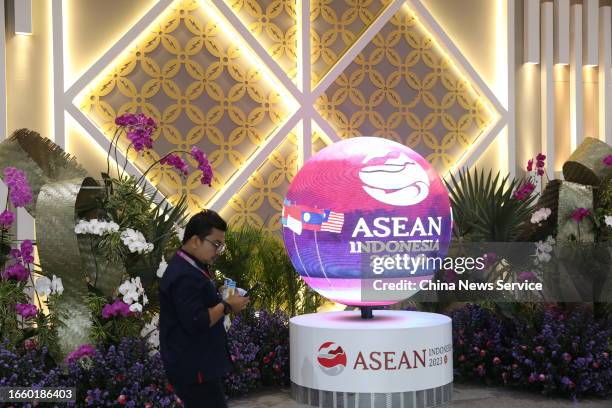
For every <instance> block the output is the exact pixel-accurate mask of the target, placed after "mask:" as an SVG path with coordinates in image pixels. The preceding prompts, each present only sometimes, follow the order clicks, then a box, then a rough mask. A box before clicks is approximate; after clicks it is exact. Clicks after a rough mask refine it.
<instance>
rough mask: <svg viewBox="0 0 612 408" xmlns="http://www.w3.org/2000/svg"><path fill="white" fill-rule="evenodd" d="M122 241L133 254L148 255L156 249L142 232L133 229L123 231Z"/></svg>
mask: <svg viewBox="0 0 612 408" xmlns="http://www.w3.org/2000/svg"><path fill="white" fill-rule="evenodd" d="M121 241H123V244H124V245H125V246H127V247H128V249H129V250H130V252H132V253H136V252H138V253H139V254H148V253H149V252H151V251H153V248H154V247H153V244H151V243H148V242H147V240H146V239H145V237H144V235H142V232H140V231H136V230H133V229H131V228H126V229H125V230H123V231H121Z"/></svg>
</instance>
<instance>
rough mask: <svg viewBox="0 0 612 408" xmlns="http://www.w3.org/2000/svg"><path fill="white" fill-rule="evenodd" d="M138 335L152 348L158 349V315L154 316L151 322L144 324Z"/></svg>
mask: <svg viewBox="0 0 612 408" xmlns="http://www.w3.org/2000/svg"><path fill="white" fill-rule="evenodd" d="M140 335H141V336H142V337H144V338H146V339H147V342H148V343H149V345H150V346H151V347H152V348H158V347H159V315H158V314H156V315H155V316H153V318H152V319H151V322H149V323H145V325H144V327H143V328H142V330H141V331H140Z"/></svg>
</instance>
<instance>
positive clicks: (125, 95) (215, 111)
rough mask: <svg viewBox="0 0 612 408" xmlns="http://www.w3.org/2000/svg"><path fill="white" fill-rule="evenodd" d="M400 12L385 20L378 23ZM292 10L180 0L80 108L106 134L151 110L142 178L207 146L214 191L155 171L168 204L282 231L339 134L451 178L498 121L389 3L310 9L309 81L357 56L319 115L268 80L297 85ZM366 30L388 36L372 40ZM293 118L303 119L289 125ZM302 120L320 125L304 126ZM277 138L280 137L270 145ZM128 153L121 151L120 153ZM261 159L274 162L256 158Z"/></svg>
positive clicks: (257, 0)
mask: <svg viewBox="0 0 612 408" xmlns="http://www.w3.org/2000/svg"><path fill="white" fill-rule="evenodd" d="M220 4H221V5H225V6H223V7H226V9H225V11H226V12H227V13H234V14H235V16H237V18H238V21H240V22H241V23H242V24H243V25H244V27H246V29H247V30H249V31H250V32H251V33H252V34H253V36H254V38H255V40H253V41H257V42H259V43H260V44H261V45H262V46H263V48H264V49H265V51H266V52H267V53H268V54H269V55H270V56H271V57H272V59H273V60H274V61H276V63H277V64H278V67H279V70H278V71H277V72H275V73H274V74H270V73H268V71H266V70H265V69H264V66H265V64H263V63H262V61H260V60H259V59H258V57H257V55H255V54H256V53H255V54H253V52H251V51H250V50H251V49H253V47H252V44H250V45H249V41H251V40H248V39H243V38H241V37H240V35H238V34H237V33H238V32H240V30H238V31H236V30H234V29H232V27H231V26H230V24H229V23H228V22H227V21H226V20H225V18H224V17H223V16H222V15H221V14H220V13H219V11H218V8H219V7H220ZM392 6H393V7H395V8H393V10H394V11H393V12H391V13H387V16H388V17H386V19H385V20H384V21H386V23H385V24H379V25H376V24H375V23H376V21H377V20H378V19H379V18H381V16H382V15H383V14H385V10H387V8H389V10H390V9H391V8H390V7H392ZM223 7H221V8H222V9H223ZM298 7H301V6H300V2H296V1H291V0H274V1H264V0H226V1H225V3H222V2H221V1H220V0H210V1H209V0H176V1H174V2H172V3H171V4H170V6H169V7H168V9H167V10H166V11H164V12H163V13H161V14H159V16H158V17H156V18H155V21H154V22H153V24H152V25H150V26H149V28H148V29H147V30H146V31H145V32H143V33H142V34H141V35H140V36H139V37H138V38H136V40H135V41H134V42H133V44H132V45H131V46H130V47H128V49H126V50H125V51H124V52H123V53H122V54H121V55H120V57H118V58H117V59H115V60H114V61H113V62H112V63H111V64H110V65H109V66H107V67H106V69H104V70H103V71H102V73H101V75H99V76H98V77H97V79H96V80H94V81H93V82H92V83H91V84H90V86H89V87H88V88H87V89H86V91H85V92H83V93H81V97H79V98H78V101H77V102H78V106H79V108H80V110H81V111H82V112H83V113H85V114H86V116H87V117H88V118H89V119H90V120H92V121H93V122H94V123H95V124H96V125H97V126H98V127H99V128H100V129H101V130H102V131H103V132H104V134H105V135H106V137H107V138H108V139H111V138H112V132H113V130H114V128H113V120H114V118H115V117H116V116H117V115H120V114H122V113H125V112H128V111H129V112H144V113H146V114H148V115H150V116H152V117H154V118H155V119H156V120H157V121H158V123H159V126H160V127H159V130H158V131H157V132H156V134H155V148H154V151H152V152H150V153H148V154H146V155H136V154H135V152H134V151H133V150H128V151H127V157H128V159H129V160H130V161H131V162H133V163H134V164H135V165H136V167H137V168H139V169H140V170H144V169H146V168H147V167H148V166H149V164H150V163H152V162H153V161H154V160H156V159H158V158H159V157H161V156H162V155H164V154H166V153H167V152H169V151H171V150H185V151H188V150H190V149H191V147H192V146H198V147H200V148H201V149H202V150H204V151H205V152H207V154H208V155H209V158H210V160H211V164H212V167H213V169H214V172H215V178H214V180H213V187H212V188H208V187H203V186H201V185H200V183H199V174H197V173H195V174H192V175H191V176H189V177H188V178H186V179H185V178H182V177H180V176H178V175H177V174H176V173H175V172H173V171H171V170H169V169H165V168H159V169H157V170H154V171H152V172H151V173H149V180H150V181H151V182H152V183H153V184H155V185H157V186H158V187H159V188H160V189H161V191H162V192H163V193H164V194H166V195H167V196H168V197H169V198H170V200H171V201H174V200H176V199H177V198H178V197H179V196H180V194H187V195H188V197H189V205H190V209H191V210H193V211H196V210H198V209H199V208H202V207H208V206H209V205H210V204H211V203H215V206H216V208H220V209H221V213H222V214H223V215H224V216H225V217H226V218H227V219H228V220H229V221H230V223H232V224H233V225H235V226H240V225H245V224H249V225H252V226H256V227H263V228H265V229H267V230H269V231H278V230H279V229H280V222H279V220H280V212H281V209H282V198H283V196H284V194H285V192H286V191H287V187H288V185H289V183H290V181H291V179H292V177H293V176H294V175H295V173H296V171H297V170H298V168H299V165H300V160H301V157H308V156H309V155H310V154H315V153H316V152H317V151H319V150H321V149H322V148H324V147H325V146H326V145H328V144H329V143H331V141H332V140H334V138H336V140H337V137H340V138H346V137H354V136H359V135H375V136H381V137H385V138H390V139H393V140H396V141H399V142H401V143H404V144H406V145H408V146H410V147H412V148H413V149H415V150H416V151H418V152H419V153H421V154H422V155H424V156H425V157H427V159H428V160H429V161H430V162H431V163H432V164H433V165H434V166H435V167H436V168H437V169H438V170H439V171H440V172H444V171H446V170H447V169H448V168H449V167H450V166H453V165H455V164H456V163H457V161H458V159H459V158H460V157H461V156H462V155H463V154H464V153H465V152H466V149H467V148H468V147H469V146H470V145H472V144H474V143H476V142H477V141H478V139H479V137H481V135H482V133H483V132H485V130H486V129H488V128H490V127H491V124H492V123H493V122H494V121H495V120H496V117H495V112H494V110H493V109H492V108H491V106H490V103H489V102H488V100H487V99H486V98H484V97H483V96H482V95H481V94H479V92H478V90H477V89H476V88H475V87H474V86H473V85H472V82H471V81H469V80H467V79H466V78H465V77H464V76H462V75H461V74H460V73H459V70H458V69H457V67H456V66H455V64H454V62H453V60H452V59H451V58H450V57H449V56H448V55H447V54H446V53H445V52H444V51H442V48H440V47H439V46H438V45H437V44H436V41H435V40H434V39H433V37H432V36H431V35H430V34H429V33H428V31H427V30H426V29H425V25H424V24H421V22H420V21H419V19H418V18H417V16H416V15H415V14H414V13H413V11H412V10H411V9H410V8H409V7H408V6H407V5H406V4H403V5H400V2H398V1H395V0H315V1H312V2H311V4H310V24H311V38H310V40H311V41H310V46H311V49H310V55H311V60H312V61H311V65H310V66H309V67H304V68H308V69H310V72H311V74H312V78H311V79H312V84H313V85H316V84H318V83H320V82H319V81H320V79H321V78H323V77H324V76H325V75H327V74H329V72H331V71H330V70H333V69H334V67H336V66H337V65H336V64H338V63H339V61H341V60H343V58H344V59H346V58H347V55H349V56H351V57H350V58H353V57H352V55H355V57H354V58H353V60H352V61H351V62H350V63H349V64H348V67H347V68H346V69H344V71H343V72H342V73H341V74H340V75H339V76H338V77H337V79H336V80H335V81H334V82H333V83H332V85H331V86H329V87H328V88H327V89H325V90H324V92H323V94H320V93H319V94H318V95H321V96H320V97H319V98H318V99H317V101H316V104H315V106H314V107H313V106H310V107H308V106H305V104H306V105H308V104H311V102H308V101H311V100H312V99H309V98H308V95H307V92H306V93H303V94H302V93H301V92H302V91H299V90H297V87H299V86H300V85H301V86H302V89H303V88H304V87H305V84H297V85H296V86H297V87H296V89H294V90H291V89H288V88H284V87H283V85H282V83H283V81H280V82H279V81H278V80H276V79H275V78H274V75H276V76H277V77H278V72H281V73H282V74H283V75H287V76H288V77H289V78H291V81H293V83H296V82H297V81H298V78H297V72H298V71H299V69H298V68H299V67H298V66H297V65H298V63H299V58H298V57H297V56H298V55H300V51H299V49H300V44H299V43H298V42H299V36H298V33H299V32H300V31H299V30H300V27H301V25H300V21H298V20H297V18H296V16H298V15H300V13H298V12H297V11H296V10H298ZM395 10H397V12H395ZM393 13H394V14H393ZM391 16H393V17H391ZM389 17H391V18H390V20H387V19H388V18H389ZM373 24H374V25H373ZM372 27H376V29H378V28H379V27H382V29H380V31H379V32H378V33H377V35H375V36H374V37H373V39H372V40H368V41H364V39H363V37H364V33H365V32H366V31H368V28H370V30H369V31H370V32H372ZM243 32H244V31H243ZM356 44H358V45H359V46H360V47H361V46H363V47H361V48H359V49H362V51H361V52H351V50H352V49H353V48H352V47H355V45H356ZM340 66H344V65H340ZM304 68H302V69H304ZM291 81H290V82H291ZM285 85H287V84H286V83H285ZM313 89H314V88H313ZM289 95H292V96H289ZM301 95H304V98H303V100H301V99H300V98H301ZM296 102H297V104H296ZM300 107H301V109H299V108H300ZM298 109H299V110H298ZM296 112H297V115H302V114H303V115H304V116H300V117H299V120H298V121H294V122H291V118H292V117H293V118H295V116H294V115H296ZM313 112H315V113H316V114H317V115H319V114H320V115H321V117H320V118H319V119H318V120H319V122H318V123H319V124H320V123H321V121H324V122H325V121H326V123H327V124H329V126H327V125H326V126H327V127H325V126H321V128H325V129H324V130H321V128H319V126H318V125H317V124H316V123H315V121H312V122H311V120H312V119H313V118H314V116H313ZM287 121H289V122H288V123H290V124H288V125H285V123H286V122H287ZM296 123H297V125H296ZM305 123H309V124H310V123H312V126H306V127H304V128H302V124H305ZM283 127H285V128H286V134H281V137H280V138H278V137H277V136H275V132H278V131H279V129H282V128H283ZM291 127H295V128H294V129H293V131H290V129H291ZM303 129H311V130H309V132H310V133H309V134H306V135H304V136H303V137H306V138H309V139H310V144H304V143H303V142H302V141H301V138H302V136H301V135H302V133H303V131H302V130H303ZM330 129H331V133H333V132H335V135H332V134H331V133H330ZM332 136H333V137H332ZM269 140H274V143H270V146H272V147H273V148H270V149H268V148H266V145H267V144H268V141H269ZM305 146H308V147H305ZM126 148H127V146H126V143H123V144H122V145H121V146H120V150H122V151H125V150H126ZM303 150H307V151H308V153H309V154H305V153H304V151H303ZM264 151H265V152H271V153H270V154H269V155H268V154H267V153H266V156H263V158H262V156H261V155H260V153H259V152H264ZM183 157H187V159H188V160H190V158H189V157H188V156H186V155H184V156H183ZM254 158H257V160H254ZM251 161H252V162H253V163H257V165H256V166H254V167H252V169H253V170H254V171H253V172H252V174H250V173H249V174H244V175H243V174H242V173H241V172H242V170H241V169H243V168H244V165H245V163H249V162H251ZM260 163H261V164H260ZM192 164H193V163H192ZM236 180H242V181H239V182H236ZM228 192H229V195H227V193H228ZM219 197H224V198H223V199H222V200H220V199H219ZM219 200H220V201H223V202H219Z"/></svg>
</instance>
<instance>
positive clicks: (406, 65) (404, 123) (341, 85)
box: [317, 7, 494, 172]
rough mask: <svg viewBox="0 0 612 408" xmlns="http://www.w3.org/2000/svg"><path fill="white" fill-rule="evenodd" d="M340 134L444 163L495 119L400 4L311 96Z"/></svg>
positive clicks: (447, 164)
mask: <svg viewBox="0 0 612 408" xmlns="http://www.w3.org/2000/svg"><path fill="white" fill-rule="evenodd" d="M317 109H318V110H319V112H320V113H321V114H322V116H323V117H324V118H326V119H327V120H329V121H330V122H331V123H332V124H333V126H334V127H335V129H336V130H337V131H338V133H339V134H340V136H341V137H354V136H364V135H365V136H380V137H385V138H389V139H393V140H396V141H398V142H400V143H403V144H405V145H407V146H409V147H411V148H413V149H415V150H416V151H418V152H419V153H420V154H422V155H423V156H424V157H425V158H427V160H428V161H429V162H430V163H432V165H434V166H435V167H436V168H437V169H438V171H440V172H443V171H446V170H447V169H448V168H449V167H450V166H451V165H452V164H454V163H455V162H456V161H457V159H458V158H459V157H460V156H461V155H462V154H463V152H464V151H465V150H466V149H467V147H468V146H469V145H470V144H472V143H474V141H475V140H476V139H477V138H478V137H479V136H480V134H481V133H482V132H483V131H484V130H485V129H486V128H487V127H488V126H490V124H491V122H492V121H493V119H494V116H493V114H492V112H491V108H490V106H488V102H487V101H486V99H484V98H483V97H482V96H480V95H479V94H478V93H477V92H476V90H475V89H474V88H473V87H472V86H471V85H470V83H469V82H467V81H466V80H465V79H464V78H463V77H462V76H461V75H460V74H459V71H458V70H457V69H456V68H455V66H454V63H453V62H452V61H451V60H450V59H449V58H448V56H447V55H446V54H445V53H444V52H442V51H441V49H440V48H439V47H438V46H437V45H436V43H435V41H434V40H433V38H432V37H431V36H430V35H429V34H428V33H427V32H426V31H425V29H424V28H423V26H422V25H421V24H420V23H419V22H418V20H417V18H416V16H415V15H414V14H413V13H412V12H411V11H410V10H408V8H405V7H404V8H402V9H400V11H399V12H397V13H396V14H395V15H394V16H393V18H392V19H391V20H390V21H389V23H388V24H387V25H386V26H385V27H384V28H383V29H382V30H381V31H380V32H379V33H378V34H377V35H376V36H375V37H374V40H373V41H372V42H371V43H370V44H368V45H367V46H366V47H365V48H364V50H363V52H361V53H360V54H359V55H358V56H357V58H356V59H355V60H354V61H353V62H352V63H351V65H350V66H349V67H348V68H347V69H346V70H345V71H344V72H343V73H342V74H341V75H340V77H338V79H337V80H336V81H335V83H334V84H333V85H332V86H331V87H330V88H328V89H327V90H326V92H325V93H324V95H322V96H321V97H320V98H319V100H318V101H317Z"/></svg>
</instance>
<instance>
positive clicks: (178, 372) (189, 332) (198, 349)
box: [159, 255, 232, 385]
mask: <svg viewBox="0 0 612 408" xmlns="http://www.w3.org/2000/svg"><path fill="white" fill-rule="evenodd" d="M192 259H193V260H194V261H196V263H197V264H198V265H199V266H200V267H203V268H206V266H205V265H204V264H202V263H200V262H198V261H197V260H196V259H195V258H192ZM159 299H160V313H159V332H160V333H159V343H160V352H161V357H162V361H163V363H164V368H165V370H166V375H167V376H168V380H169V381H170V383H171V384H173V385H177V384H182V385H185V384H193V383H197V382H201V381H207V380H217V379H219V378H221V377H223V376H224V375H225V374H227V373H228V372H230V371H231V369H232V365H231V362H230V358H229V352H228V347H227V338H226V335H225V328H224V327H223V318H221V319H220V320H219V321H218V322H217V323H216V324H215V325H214V326H212V327H210V326H209V324H210V318H209V316H208V308H209V307H213V306H215V305H217V304H218V303H219V302H220V301H221V297H220V295H219V292H218V291H217V288H216V287H215V284H214V282H213V281H211V280H210V279H208V278H207V277H206V276H204V274H203V273H202V272H201V271H199V270H197V269H196V268H194V267H193V266H192V265H190V264H189V262H187V261H186V260H184V259H183V258H181V257H180V256H177V255H174V257H172V259H171V260H170V262H169V263H168V267H167V268H166V271H165V273H164V276H163V277H162V279H161V282H160V287H159Z"/></svg>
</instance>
